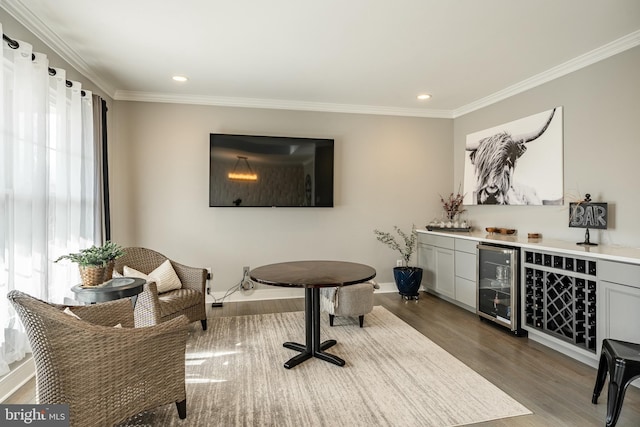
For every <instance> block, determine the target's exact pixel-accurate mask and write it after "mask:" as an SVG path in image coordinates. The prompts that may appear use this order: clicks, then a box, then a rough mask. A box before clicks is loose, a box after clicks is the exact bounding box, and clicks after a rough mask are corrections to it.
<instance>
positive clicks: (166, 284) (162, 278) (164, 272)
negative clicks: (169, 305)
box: [122, 260, 182, 294]
mask: <svg viewBox="0 0 640 427" xmlns="http://www.w3.org/2000/svg"><path fill="white" fill-rule="evenodd" d="M122 271H123V272H124V275H125V276H127V277H138V278H140V279H144V280H146V281H147V282H156V285H157V286H158V293H159V294H161V293H163V292H169V291H172V290H174V289H180V288H182V283H181V282H180V279H179V278H178V275H177V274H176V271H175V270H174V269H173V266H172V265H171V262H170V261H169V260H166V261H165V262H163V263H162V264H160V266H159V267H158V268H156V269H155V270H153V271H152V272H151V273H149V274H148V275H147V274H144V273H141V272H139V271H138V270H135V269H133V268H131V267H127V266H126V265H125V266H124V268H123V269H122Z"/></svg>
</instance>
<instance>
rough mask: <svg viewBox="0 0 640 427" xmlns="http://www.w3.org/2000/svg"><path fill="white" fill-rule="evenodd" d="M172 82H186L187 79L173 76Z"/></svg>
mask: <svg viewBox="0 0 640 427" xmlns="http://www.w3.org/2000/svg"><path fill="white" fill-rule="evenodd" d="M173 80H175V81H177V82H186V81H187V78H186V77H185V76H173Z"/></svg>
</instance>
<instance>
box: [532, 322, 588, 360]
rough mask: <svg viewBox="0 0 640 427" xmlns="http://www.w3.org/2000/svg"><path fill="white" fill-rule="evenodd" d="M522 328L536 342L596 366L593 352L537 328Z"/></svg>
mask: <svg viewBox="0 0 640 427" xmlns="http://www.w3.org/2000/svg"><path fill="white" fill-rule="evenodd" d="M524 329H525V330H526V331H527V332H528V334H529V339H530V340H532V341H535V342H538V343H540V344H542V345H544V346H545V347H549V348H552V349H554V350H556V351H558V352H560V353H562V354H565V355H567V356H569V357H571V358H573V359H575V360H577V361H579V362H582V363H584V364H585V365H588V366H591V367H592V368H596V369H597V368H598V356H597V355H596V354H595V353H591V352H590V351H587V350H583V349H581V348H578V347H576V346H574V345H572V344H569V343H566V342H564V341H562V340H559V339H557V338H554V337H552V336H550V335H548V334H545V333H543V332H539V331H538V330H537V329H534V328H526V327H525V328H524Z"/></svg>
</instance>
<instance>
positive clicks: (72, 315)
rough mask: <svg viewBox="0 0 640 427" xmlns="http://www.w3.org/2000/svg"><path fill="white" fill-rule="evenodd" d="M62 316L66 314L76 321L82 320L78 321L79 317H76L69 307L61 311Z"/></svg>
mask: <svg viewBox="0 0 640 427" xmlns="http://www.w3.org/2000/svg"><path fill="white" fill-rule="evenodd" d="M62 311H63V313H64V314H68V315H69V316H71V317H75V318H76V319H78V320H82V319H80V317H78V315H77V314H75V313H74V312H73V311H71V309H70V308H69V307H65V308H64V310H62Z"/></svg>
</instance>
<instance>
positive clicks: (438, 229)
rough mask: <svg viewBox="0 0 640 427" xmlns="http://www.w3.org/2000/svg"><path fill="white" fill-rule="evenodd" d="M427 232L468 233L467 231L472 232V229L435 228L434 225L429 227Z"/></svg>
mask: <svg viewBox="0 0 640 427" xmlns="http://www.w3.org/2000/svg"><path fill="white" fill-rule="evenodd" d="M427 230H429V231H458V232H466V231H471V227H465V228H455V227H434V226H432V225H427Z"/></svg>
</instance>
